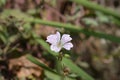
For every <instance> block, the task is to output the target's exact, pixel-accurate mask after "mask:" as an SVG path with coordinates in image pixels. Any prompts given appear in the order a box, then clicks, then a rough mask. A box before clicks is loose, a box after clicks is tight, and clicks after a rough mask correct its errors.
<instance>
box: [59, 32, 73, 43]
mask: <svg viewBox="0 0 120 80" xmlns="http://www.w3.org/2000/svg"><path fill="white" fill-rule="evenodd" d="M71 40H72V38H71V37H70V35H69V34H64V35H63V36H62V38H61V43H62V44H65V43H67V42H69V41H71Z"/></svg>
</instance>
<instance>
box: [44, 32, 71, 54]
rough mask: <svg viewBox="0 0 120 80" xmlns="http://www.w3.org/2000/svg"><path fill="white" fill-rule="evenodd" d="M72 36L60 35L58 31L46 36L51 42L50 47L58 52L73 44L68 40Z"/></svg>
mask: <svg viewBox="0 0 120 80" xmlns="http://www.w3.org/2000/svg"><path fill="white" fill-rule="evenodd" d="M71 40H72V38H71V37H70V35H69V34H63V35H62V37H61V36H60V33H59V32H56V34H51V35H49V36H48V37H47V40H46V41H47V42H49V43H50V44H51V46H50V49H51V50H52V51H55V52H59V51H60V50H61V49H62V48H65V49H66V50H70V49H71V48H72V47H73V44H72V43H71V42H70V41H71Z"/></svg>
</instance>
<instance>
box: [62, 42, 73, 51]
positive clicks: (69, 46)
mask: <svg viewBox="0 0 120 80" xmlns="http://www.w3.org/2000/svg"><path fill="white" fill-rule="evenodd" d="M63 47H64V48H65V49H66V50H70V49H71V48H72V47H73V44H72V43H71V42H69V43H65V44H64V46H63Z"/></svg>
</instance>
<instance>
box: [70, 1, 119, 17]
mask: <svg viewBox="0 0 120 80" xmlns="http://www.w3.org/2000/svg"><path fill="white" fill-rule="evenodd" d="M70 1H72V2H75V3H78V4H81V5H82V6H85V7H87V8H90V9H93V10H97V11H100V12H103V13H105V14H108V15H112V16H114V17H116V18H119V19H120V15H119V14H118V13H117V12H116V11H114V10H112V9H109V8H106V7H103V6H100V5H98V4H96V3H94V2H91V1H88V0H70Z"/></svg>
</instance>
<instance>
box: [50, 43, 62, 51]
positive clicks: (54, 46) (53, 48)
mask: <svg viewBox="0 0 120 80" xmlns="http://www.w3.org/2000/svg"><path fill="white" fill-rule="evenodd" d="M61 48H62V47H57V45H51V46H50V49H51V50H52V51H55V52H59V51H60V50H61Z"/></svg>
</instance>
